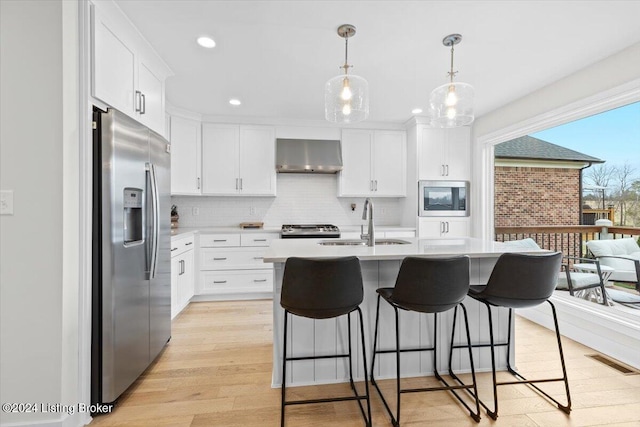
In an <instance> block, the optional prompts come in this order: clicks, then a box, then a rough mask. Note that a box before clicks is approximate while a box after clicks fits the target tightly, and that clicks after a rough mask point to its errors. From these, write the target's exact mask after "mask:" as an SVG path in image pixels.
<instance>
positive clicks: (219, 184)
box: [202, 123, 276, 196]
mask: <svg viewBox="0 0 640 427" xmlns="http://www.w3.org/2000/svg"><path fill="white" fill-rule="evenodd" d="M202 193H203V194H207V195H244V196H275V195H276V170H275V129H274V128H273V127H271V126H249V125H224V124H212V123H205V124H203V127H202Z"/></svg>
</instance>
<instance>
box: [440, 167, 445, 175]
mask: <svg viewBox="0 0 640 427" xmlns="http://www.w3.org/2000/svg"><path fill="white" fill-rule="evenodd" d="M441 175H442V176H444V175H445V174H444V165H442V173H441Z"/></svg>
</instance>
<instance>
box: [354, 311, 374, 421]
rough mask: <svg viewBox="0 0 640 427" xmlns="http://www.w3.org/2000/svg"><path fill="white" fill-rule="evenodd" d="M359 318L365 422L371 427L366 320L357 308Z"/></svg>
mask: <svg viewBox="0 0 640 427" xmlns="http://www.w3.org/2000/svg"><path fill="white" fill-rule="evenodd" d="M357 310H358V317H359V319H360V339H361V340H362V366H364V369H363V372H364V391H365V393H366V396H367V416H366V417H365V421H366V424H367V426H368V427H371V423H372V421H371V395H370V394H369V379H368V378H367V351H366V347H365V341H364V320H363V317H362V310H360V307H358V308H357ZM358 404H360V409H361V410H362V415H363V416H364V410H363V408H362V404H361V402H360V400H358Z"/></svg>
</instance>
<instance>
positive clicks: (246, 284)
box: [198, 232, 279, 299]
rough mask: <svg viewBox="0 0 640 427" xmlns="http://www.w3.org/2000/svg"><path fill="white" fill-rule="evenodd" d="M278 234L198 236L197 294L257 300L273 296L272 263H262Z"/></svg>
mask: <svg viewBox="0 0 640 427" xmlns="http://www.w3.org/2000/svg"><path fill="white" fill-rule="evenodd" d="M277 238H279V233H277V232H273V233H268V232H265V233H261V232H248V233H219V234H202V235H201V236H200V248H199V254H200V255H199V256H200V258H199V261H200V264H199V265H200V273H199V274H200V280H199V288H198V295H199V296H201V297H204V296H210V297H211V296H213V297H216V299H218V298H219V299H254V298H255V299H257V298H265V297H270V296H271V295H272V293H273V264H270V263H269V264H265V263H264V262H263V257H264V253H265V251H266V249H267V247H268V246H269V244H270V242H271V240H273V239H277Z"/></svg>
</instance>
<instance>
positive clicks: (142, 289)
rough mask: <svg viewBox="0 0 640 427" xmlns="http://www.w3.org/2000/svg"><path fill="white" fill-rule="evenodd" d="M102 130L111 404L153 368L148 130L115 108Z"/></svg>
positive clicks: (105, 380)
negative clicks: (149, 267) (150, 360)
mask: <svg viewBox="0 0 640 427" xmlns="http://www.w3.org/2000/svg"><path fill="white" fill-rule="evenodd" d="M101 129H102V135H101V139H102V215H103V217H102V239H101V240H102V254H103V257H102V292H101V298H102V301H101V309H102V324H101V329H102V375H101V376H102V387H101V388H102V397H101V401H102V402H112V401H114V400H115V399H116V398H117V397H118V396H119V395H120V394H121V393H122V392H123V391H124V390H126V389H127V388H128V387H129V386H130V385H131V384H132V383H133V382H134V381H135V380H136V378H138V376H140V374H141V373H142V372H143V371H144V370H145V369H146V367H147V366H148V365H149V281H148V279H147V276H148V273H147V269H148V268H147V265H148V259H147V251H146V243H147V239H148V235H147V232H146V230H147V224H146V221H147V215H146V213H145V212H146V208H147V203H146V201H145V199H146V193H147V188H146V187H147V183H146V174H145V164H146V163H147V162H148V161H149V150H148V146H149V143H148V139H149V137H148V132H149V131H148V130H147V129H146V128H145V127H143V126H141V125H140V124H138V123H137V122H135V121H133V120H132V119H130V118H128V117H127V116H125V115H124V114H122V113H120V112H118V111H115V110H110V111H109V113H107V114H103V115H102V127H101ZM140 198H142V200H139V199H140Z"/></svg>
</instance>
